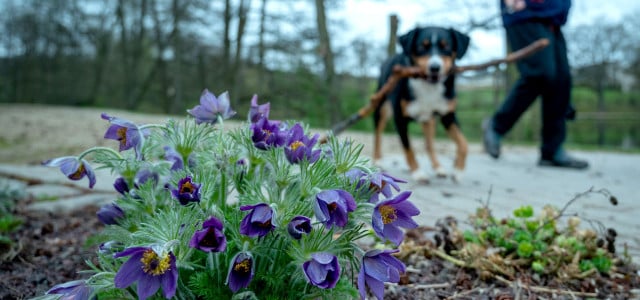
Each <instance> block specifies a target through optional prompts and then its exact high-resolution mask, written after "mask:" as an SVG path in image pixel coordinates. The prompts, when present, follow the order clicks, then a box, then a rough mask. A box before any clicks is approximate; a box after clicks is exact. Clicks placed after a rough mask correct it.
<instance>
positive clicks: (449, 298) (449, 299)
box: [446, 287, 480, 300]
mask: <svg viewBox="0 0 640 300" xmlns="http://www.w3.org/2000/svg"><path fill="white" fill-rule="evenodd" d="M479 289H480V287H475V288H472V289H470V290H466V291H463V292H461V293H459V294H454V295H453V296H449V297H447V298H446V299H447V300H453V299H458V298H462V297H464V296H466V295H469V294H471V293H473V292H475V291H477V290H479Z"/></svg>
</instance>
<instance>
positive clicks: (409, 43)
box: [398, 27, 419, 56]
mask: <svg viewBox="0 0 640 300" xmlns="http://www.w3.org/2000/svg"><path fill="white" fill-rule="evenodd" d="M418 30H419V28H418V27H416V28H414V29H412V30H411V31H409V32H407V33H405V34H403V35H401V36H400V37H398V44H400V46H402V53H404V54H405V55H407V56H411V48H413V44H414V43H415V39H416V35H417V33H418Z"/></svg>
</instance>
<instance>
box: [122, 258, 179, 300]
mask: <svg viewBox="0 0 640 300" xmlns="http://www.w3.org/2000/svg"><path fill="white" fill-rule="evenodd" d="M124 256H130V257H129V260H127V261H126V262H125V263H124V264H122V266H121V267H120V270H118V273H116V276H115V278H114V279H113V281H114V283H115V286H116V287H117V288H119V289H124V288H127V287H128V286H130V285H131V284H133V283H134V282H136V281H137V282H138V289H137V294H138V297H139V298H140V299H142V300H144V299H147V298H149V297H151V296H152V295H153V294H155V293H156V292H157V291H158V289H159V288H160V287H162V295H163V296H164V297H165V298H166V299H169V298H172V297H173V296H174V295H175V293H176V286H177V283H178V269H177V268H176V257H175V256H174V255H173V253H172V252H169V253H157V252H156V251H155V250H153V249H152V248H148V247H131V248H127V249H125V250H124V251H122V252H118V253H116V254H115V255H114V257H115V258H118V257H124Z"/></svg>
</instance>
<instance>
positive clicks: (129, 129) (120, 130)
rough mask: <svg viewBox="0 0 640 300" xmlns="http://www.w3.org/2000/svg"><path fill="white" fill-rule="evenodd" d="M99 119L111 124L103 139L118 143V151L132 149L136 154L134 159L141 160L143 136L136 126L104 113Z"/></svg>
mask: <svg viewBox="0 0 640 300" xmlns="http://www.w3.org/2000/svg"><path fill="white" fill-rule="evenodd" d="M101 117H102V119H104V120H107V121H109V123H111V126H109V128H108V129H107V132H106V133H105V134H104V138H105V139H111V140H116V141H118V142H120V148H119V150H120V151H124V150H128V149H131V148H133V150H134V151H135V152H136V157H137V158H138V159H141V158H142V141H143V137H144V136H143V132H142V130H141V129H140V128H139V127H138V125H136V124H135V123H133V122H131V121H128V120H125V119H121V118H117V117H112V116H109V115H107V114H106V113H103V114H102V115H101Z"/></svg>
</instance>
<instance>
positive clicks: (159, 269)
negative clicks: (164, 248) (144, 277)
mask: <svg viewBox="0 0 640 300" xmlns="http://www.w3.org/2000/svg"><path fill="white" fill-rule="evenodd" d="M140 262H141V263H142V270H144V272H145V273H147V274H150V275H153V276H157V275H162V274H164V273H166V272H167V271H168V270H169V268H171V264H170V257H169V255H168V254H165V255H164V257H162V258H160V257H159V256H158V254H157V253H156V252H155V251H153V250H151V249H149V250H146V251H145V252H144V254H142V258H141V259H140Z"/></svg>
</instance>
